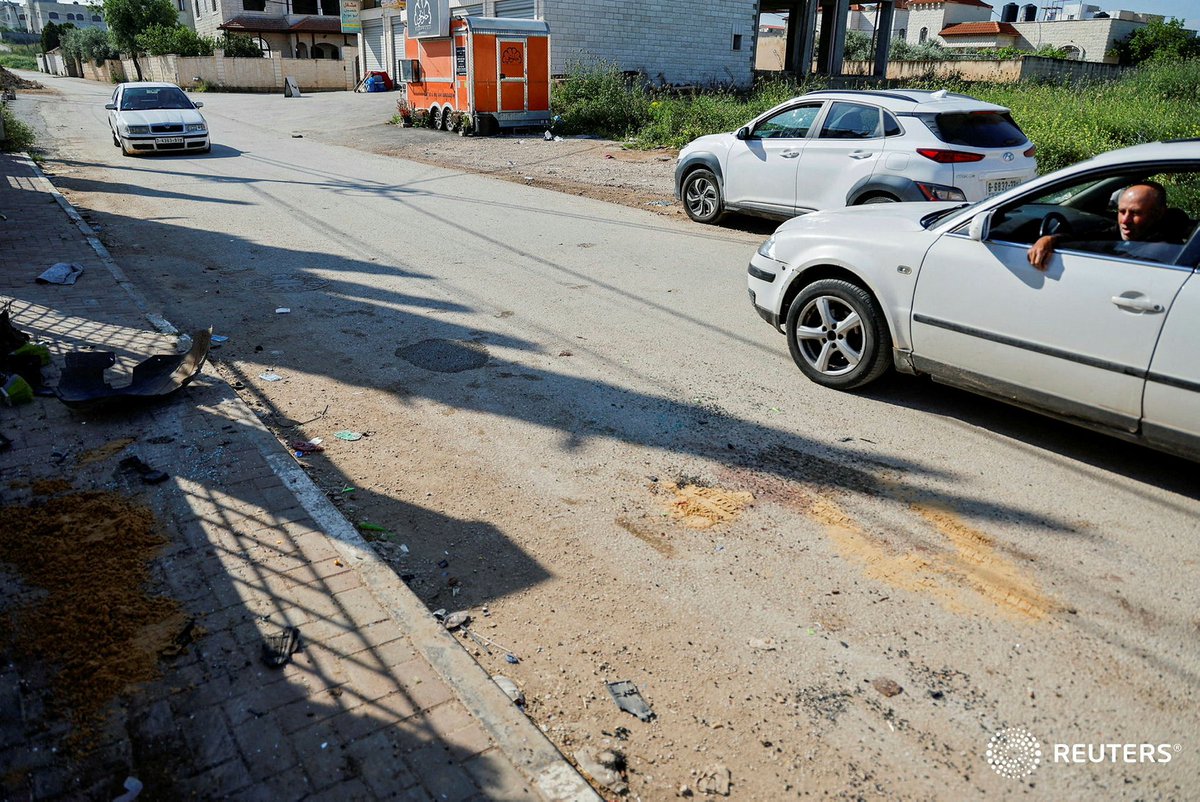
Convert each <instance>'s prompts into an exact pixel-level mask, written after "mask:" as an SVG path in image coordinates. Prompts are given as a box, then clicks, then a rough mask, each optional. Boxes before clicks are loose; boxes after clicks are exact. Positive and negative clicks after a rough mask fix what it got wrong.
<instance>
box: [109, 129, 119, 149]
mask: <svg viewBox="0 0 1200 802" xmlns="http://www.w3.org/2000/svg"><path fill="white" fill-rule="evenodd" d="M108 132H109V133H110V134H112V138H113V147H114V148H119V147H121V139H120V137H118V136H117V132H116V131H114V130H113V129H112V128H109V129H108Z"/></svg>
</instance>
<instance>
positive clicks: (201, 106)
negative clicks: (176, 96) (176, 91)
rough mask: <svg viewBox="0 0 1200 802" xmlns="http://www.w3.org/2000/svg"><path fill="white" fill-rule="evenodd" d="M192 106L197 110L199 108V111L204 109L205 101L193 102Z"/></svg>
mask: <svg viewBox="0 0 1200 802" xmlns="http://www.w3.org/2000/svg"><path fill="white" fill-rule="evenodd" d="M192 105H193V106H195V107H196V108H198V109H199V108H203V107H204V101H203V100H195V101H192Z"/></svg>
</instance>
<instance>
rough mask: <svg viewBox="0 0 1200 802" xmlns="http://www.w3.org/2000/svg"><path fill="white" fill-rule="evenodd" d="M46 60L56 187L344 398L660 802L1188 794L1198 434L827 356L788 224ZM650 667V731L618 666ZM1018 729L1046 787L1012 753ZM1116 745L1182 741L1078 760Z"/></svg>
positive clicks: (376, 496)
mask: <svg viewBox="0 0 1200 802" xmlns="http://www.w3.org/2000/svg"><path fill="white" fill-rule="evenodd" d="M50 86H51V87H52V88H53V89H54V90H55V93H52V94H42V95H38V94H28V95H27V94H23V95H21V96H20V97H19V98H18V100H17V101H15V108H16V110H17V112H18V114H20V115H22V116H25V117H27V118H30V119H34V120H37V121H39V125H40V127H41V129H42V135H43V137H44V142H45V145H46V147H47V150H48V154H49V155H48V158H47V162H46V169H47V171H48V172H49V173H51V176H52V178H53V180H54V182H55V184H56V186H58V187H59V188H60V189H61V190H62V191H64V193H65V194H67V196H68V197H69V198H70V199H71V200H72V202H73V203H75V205H76V206H77V207H79V208H80V209H81V210H84V211H86V212H88V213H89V216H90V219H91V221H92V222H93V223H94V224H96V225H98V226H99V227H100V229H101V232H102V235H103V236H104V238H105V240H106V242H107V244H108V245H109V247H110V250H112V252H113V255H114V257H115V258H116V260H117V261H118V263H119V264H121V266H122V267H123V269H124V270H125V271H126V272H127V273H128V274H129V276H130V277H131V278H132V280H133V281H134V282H135V283H136V284H137V285H138V286H139V287H140V288H141V289H142V291H143V292H145V293H146V295H147V296H148V297H149V298H150V299H151V300H152V302H153V303H155V304H157V305H158V307H159V309H160V311H161V312H162V313H163V314H164V315H165V316H166V317H167V319H169V320H171V321H172V322H173V323H175V324H176V325H177V326H179V327H181V328H192V327H207V326H209V325H212V326H214V327H215V331H216V332H217V333H218V334H225V335H227V336H229V337H230V338H231V340H230V342H229V344H228V345H226V346H225V347H224V348H223V349H222V350H221V351H220V352H217V353H216V354H215V356H216V357H217V359H218V362H219V366H220V369H221V371H222V373H223V374H224V375H225V376H226V377H227V378H228V379H229V380H230V381H231V382H232V381H241V382H242V383H243V384H244V386H245V389H244V392H245V394H246V395H247V397H249V398H251V399H252V401H253V402H254V403H255V404H256V405H257V408H258V409H259V410H261V412H262V414H263V415H264V416H265V417H266V418H267V419H268V420H269V421H273V422H275V423H276V424H278V423H283V424H285V425H286V424H287V423H289V422H294V421H308V420H309V419H310V418H313V417H318V418H319V419H318V420H317V421H316V422H314V423H310V424H306V425H305V426H304V427H301V428H300V429H296V430H288V431H296V432H302V433H303V434H304V436H306V437H308V436H322V437H324V438H326V441H327V443H328V444H331V447H330V448H329V449H328V450H327V452H326V454H325V455H324V456H323V457H321V458H320V460H319V461H318V460H316V459H313V460H311V461H312V462H313V463H314V465H315V467H314V472H315V473H316V474H317V475H318V476H319V477H320V478H321V480H322V482H323V484H324V485H325V486H326V487H327V488H328V489H329V490H330V492H331V493H333V494H335V495H336V494H337V493H338V492H339V490H338V488H339V486H341V485H345V486H353V487H356V488H358V490H357V491H356V493H355V494H354V497H355V500H354V502H352V503H351V502H346V501H345V499H342V501H343V504H344V509H345V510H346V512H347V514H348V515H350V516H351V517H352V518H357V519H359V520H364V519H367V520H371V521H383V522H385V523H387V524H388V526H389V527H391V528H393V529H394V530H395V531H397V532H398V533H399V535H398V538H397V541H396V543H386V542H385V543H382V544H381V549H382V550H383V551H384V552H385V554H386V555H387V556H389V557H391V558H393V560H394V562H395V564H396V565H397V567H398V572H400V573H403V572H404V571H405V570H408V571H409V573H410V584H412V586H413V588H414V590H416V591H417V592H418V593H420V594H421V595H422V597H423V598H425V599H426V600H427V601H428V602H429V604H430V605H431V607H451V608H452V607H472V608H473V609H476V610H478V609H480V608H481V607H482V606H483V605H487V606H488V607H489V612H490V614H491V615H490V619H489V620H490V621H491V622H492V623H491V626H492V627H493V629H492V630H491V632H492V637H494V639H495V640H497V641H500V642H503V643H505V645H506V646H507V647H508V648H510V649H512V650H514V651H517V652H518V653H520V654H521V655H522V657H523V661H522V664H521V665H520V666H503V665H502V664H503V661H499V663H500V665H497V666H496V667H495V670H499V669H500V668H502V667H503V668H504V669H505V673H508V674H509V675H510V676H514V678H516V679H517V680H518V681H519V682H521V683H522V685H523V686H524V688H525V690H526V695H527V696H528V697H530V714H531V715H532V716H533V717H534V719H535V721H538V723H539V724H542V725H543V727H544V728H546V729H547V731H548V732H549V733H550V735H551V737H552V738H553V739H554V740H555V741H556V742H557V743H558V744H559V745H560V746H561V747H562V748H563V750H564V751H565V752H567V753H571V752H572V751H573V750H574V749H576V748H594V747H596V746H598V745H604V744H606V743H614V741H613V740H612V737H611V736H606V734H605V733H612V732H613V731H614V728H615V727H616V726H620V725H624V726H626V727H627V728H628V729H630V730H632V734H631V735H630V736H629V739H628V740H627V741H620V742H616V743H617V745H618V746H620V747H621V748H622V749H623V750H624V751H625V752H626V753H627V757H628V759H629V767H630V782H631V785H632V789H633V791H634V793H636V794H638V795H640V796H641V797H642V798H643V799H667V798H673V797H674V796H675V793H676V791H677V789H679V787H680V786H681V785H687V784H690V785H691V786H692V787H693V788H694V787H695V784H696V783H697V781H698V778H699V777H700V775H701V774H703V772H704V771H705V770H706V768H707V767H708V766H709V764H712V763H723V764H724V765H726V766H728V767H730V768H731V770H732V773H733V782H734V786H733V788H734V794H733V795H734V796H735V797H737V798H742V799H777V798H783V797H784V796H791V795H797V794H801V795H802V794H806V793H812V794H837V793H844V794H847V795H849V796H858V795H864V796H866V795H874V794H878V793H885V794H887V795H888V796H892V797H900V798H933V797H943V798H959V799H961V798H973V797H977V796H980V795H983V794H988V795H995V796H1011V797H1014V798H1015V797H1020V798H1023V799H1097V798H1108V799H1153V798H1164V799H1179V798H1187V797H1193V798H1194V796H1193V795H1194V794H1195V793H1196V791H1195V779H1196V778H1197V777H1198V776H1200V756H1198V754H1197V753H1198V752H1200V739H1197V735H1196V734H1197V733H1198V732H1200V715H1198V713H1197V709H1198V708H1197V691H1198V679H1200V677H1198V668H1200V649H1198V647H1197V643H1198V642H1200V638H1198V635H1200V632H1198V630H1200V614H1198V613H1197V597H1198V595H1200V592H1198V589H1197V583H1196V582H1195V577H1196V572H1197V565H1198V560H1200V544H1198V541H1200V538H1198V537H1197V536H1198V535H1200V531H1198V529H1200V526H1198V524H1197V521H1200V483H1198V482H1197V480H1196V476H1197V466H1196V465H1194V464H1191V463H1187V462H1184V461H1181V460H1178V459H1174V458H1170V457H1166V456H1163V455H1161V454H1157V453H1155V452H1151V451H1147V450H1142V449H1139V448H1135V447H1133V446H1129V445H1127V444H1124V443H1120V442H1117V441H1115V440H1111V439H1108V438H1106V437H1103V436H1101V435H1097V434H1093V433H1091V432H1087V431H1084V430H1080V429H1077V428H1074V427H1071V426H1068V425H1066V424H1061V423H1058V422H1054V421H1050V420H1047V419H1043V418H1041V417H1039V416H1036V415H1032V414H1029V413H1025V412H1022V411H1019V410H1015V409H1012V408H1009V407H1006V406H1003V405H1000V404H996V403H993V402H990V401H987V400H983V399H980V398H977V397H974V396H971V395H969V394H966V393H961V392H957V391H952V390H947V389H946V388H941V387H937V386H935V385H932V384H930V383H929V382H926V381H923V380H918V379H912V378H906V377H898V378H895V379H893V380H890V381H888V382H885V383H884V384H883V385H882V386H880V387H878V389H874V390H873V391H871V392H870V393H867V394H864V395H847V394H840V393H836V392H832V391H828V390H824V389H821V388H818V387H816V386H814V385H812V384H809V383H807V382H806V381H804V380H803V378H802V377H801V375H800V374H799V372H798V371H797V370H796V369H795V367H794V366H793V365H792V363H791V361H790V358H789V356H788V353H787V347H786V343H785V341H784V340H783V338H782V337H781V336H779V335H777V334H773V333H772V331H771V330H770V329H769V328H768V327H767V326H766V324H764V323H762V322H761V321H760V320H759V319H758V317H757V316H756V315H755V314H754V313H753V311H752V310H751V308H750V306H749V304H748V301H747V298H746V292H745V281H744V270H745V264H746V262H747V260H748V257H749V255H750V254H751V253H752V251H753V249H754V247H756V245H757V243H758V241H759V240H760V239H761V237H760V236H759V235H757V234H754V233H748V232H747V231H746V230H744V229H739V228H725V229H722V228H709V227H701V226H696V225H693V224H690V223H688V222H686V221H676V220H671V219H666V218H663V217H661V216H655V215H652V214H649V213H645V212H641V211H639V210H637V209H630V208H625V207H621V206H615V205H610V204H605V203H602V202H599V201H592V200H588V199H585V198H578V197H573V196H569V195H564V194H557V193H553V192H549V191H545V190H542V189H539V188H537V187H526V186H521V185H517V184H513V183H506V182H499V181H494V180H491V179H488V178H486V177H482V176H477V175H471V174H466V173H462V172H456V171H453V170H448V169H439V168H435V167H430V166H427V165H422V164H415V163H411V162H405V161H401V160H398V159H389V158H386V157H383V156H378V155H374V154H372V153H370V152H366V151H365V150H362V149H358V148H367V147H369V144H370V143H371V142H372V140H373V139H375V138H378V137H381V136H394V135H395V134H394V132H393V131H391V130H387V131H385V130H384V129H382V128H381V126H380V123H381V122H383V121H385V120H386V119H387V117H388V116H390V114H391V106H392V99H391V98H390V97H389V96H387V95H350V94H345V93H339V94H336V95H322V96H308V97H305V98H301V99H285V98H282V97H275V96H269V97H266V96H248V95H225V94H212V95H205V96H203V100H204V101H205V103H206V106H205V109H204V112H205V114H206V116H207V117H208V119H209V122H210V126H211V128H212V130H213V140H214V144H213V150H212V153H211V155H209V156H204V157H200V156H197V157H170V158H137V159H132V158H123V157H122V156H121V154H120V151H119V150H117V149H116V148H114V147H112V145H111V143H110V140H109V137H108V132H107V123H106V117H105V115H106V112H105V111H104V109H103V103H104V101H105V98H106V97H107V95H108V94H109V92H110V91H111V88H110V87H104V86H99V85H95V84H89V83H87V82H84V81H76V80H70V79H60V80H54V79H51V83H50ZM295 134H300V135H301V136H299V137H296V136H294V135H295ZM421 135H427V134H424V133H422V134H421ZM864 235H869V232H865V233H864ZM51 256H52V254H48V261H53V260H52V259H51V258H50V257H51ZM278 307H287V308H289V309H290V310H291V311H290V312H289V313H287V314H278V313H276V311H275V310H276V309H277V308H278ZM268 371H270V372H273V373H275V374H277V375H280V376H282V377H283V380H282V381H278V382H269V381H265V380H263V379H261V378H260V376H261V374H263V373H265V372H268ZM338 429H353V430H355V431H360V432H366V433H367V434H368V437H366V438H364V439H363V440H360V441H357V442H356V443H349V444H341V443H340V442H337V443H335V442H334V441H333V440H332V438H331V434H332V432H334V431H335V430H338ZM697 488H699V489H697ZM747 494H748V495H747ZM401 540H402V541H403V542H404V544H405V546H406V547H407V548H408V551H409V552H410V553H409V554H407V555H404V554H402V553H401V552H400V551H399V550H398V546H397V544H398V543H399V542H400V541H401ZM443 560H445V561H446V563H447V564H448V566H449V567H448V568H443V570H440V571H439V570H438V564H439V563H441V562H442V561H443ZM406 566H410V568H408V569H406ZM447 573H449V574H453V577H451V578H453V579H455V580H456V581H455V582H454V583H448V582H447V581H445V580H446V579H447ZM494 658H495V656H494V655H489V654H486V653H483V654H481V655H480V660H481V662H485V664H488V665H489V666H491V665H492V663H491V662H489V661H493V660H494ZM627 678H628V679H633V680H635V681H636V682H638V685H639V687H641V688H642V690H643V693H644V695H646V696H647V697H648V698H649V700H650V701H651V703H652V704H653V705H654V706H655V709H656V712H658V714H659V716H658V719H657V720H656V721H655V722H654V723H653V724H642V723H641V722H638V721H637V720H636V719H633V718H630V717H628V716H625V715H624V714H622V713H620V712H619V711H616V710H615V708H613V707H612V705H611V702H610V700H608V699H607V697H606V694H605V692H604V687H603V684H602V680H604V679H609V680H615V679H627ZM881 678H882V679H890V680H893V681H895V682H896V683H898V685H899V686H901V687H902V688H903V692H902V693H901V694H899V695H894V696H889V695H887V694H885V693H884V692H883V691H881V690H879V688H884V689H886V688H887V687H888V686H887V685H886V684H882V683H877V685H878V688H877V687H876V685H873V684H871V681H872V680H877V679H881ZM1016 726H1022V727H1026V728H1028V730H1029V731H1030V732H1032V733H1033V734H1034V735H1036V736H1037V737H1038V738H1039V739H1040V741H1041V745H1042V749H1043V764H1042V766H1041V767H1040V768H1038V769H1037V771H1036V772H1035V773H1034V774H1033V775H1031V776H1030V777H1027V778H1026V779H1024V780H1012V779H1007V778H1004V777H1000V776H998V775H997V774H996V773H995V772H993V771H992V770H991V769H990V768H989V766H988V763H987V762H986V759H985V750H986V747H987V745H988V740H989V738H990V737H991V735H992V734H993V733H994V732H996V731H997V730H999V729H1001V728H1003V727H1016ZM1100 743H1118V744H1131V743H1132V744H1142V743H1150V744H1155V745H1158V744H1165V745H1167V751H1168V752H1169V753H1170V755H1171V758H1172V759H1171V760H1170V762H1167V763H1164V762H1158V761H1156V762H1136V760H1135V762H1126V761H1124V760H1123V759H1122V758H1121V757H1118V760H1117V761H1116V762H1112V761H1102V762H1094V763H1088V762H1086V761H1084V762H1083V763H1082V764H1077V763H1067V762H1064V761H1062V760H1059V761H1055V760H1054V759H1053V758H1054V756H1055V753H1056V747H1055V745H1057V744H1067V745H1073V744H1100ZM1176 745H1178V749H1176ZM1135 754H1140V753H1139V752H1137V751H1136V750H1135Z"/></svg>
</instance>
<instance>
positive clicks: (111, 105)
mask: <svg viewBox="0 0 1200 802" xmlns="http://www.w3.org/2000/svg"><path fill="white" fill-rule="evenodd" d="M104 108H106V109H108V110H109V111H116V110H117V104H116V103H105V104H104Z"/></svg>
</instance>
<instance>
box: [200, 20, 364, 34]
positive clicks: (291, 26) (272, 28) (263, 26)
mask: <svg viewBox="0 0 1200 802" xmlns="http://www.w3.org/2000/svg"><path fill="white" fill-rule="evenodd" d="M217 27H218V28H219V29H221V30H223V31H246V32H248V33H287V32H293V33H341V32H342V21H341V19H340V18H338V17H305V18H304V19H302V20H299V21H298V22H294V23H289V22H288V21H287V20H286V19H284V18H283V17H234V18H233V19H231V20H227V21H226V22H225V23H223V24H221V25H218V26H217Z"/></svg>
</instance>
